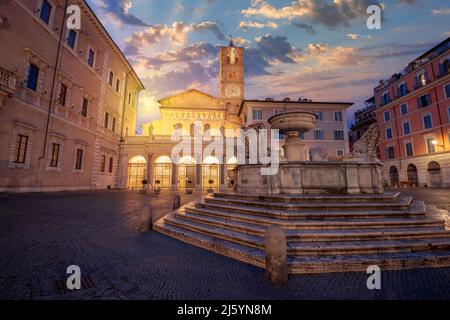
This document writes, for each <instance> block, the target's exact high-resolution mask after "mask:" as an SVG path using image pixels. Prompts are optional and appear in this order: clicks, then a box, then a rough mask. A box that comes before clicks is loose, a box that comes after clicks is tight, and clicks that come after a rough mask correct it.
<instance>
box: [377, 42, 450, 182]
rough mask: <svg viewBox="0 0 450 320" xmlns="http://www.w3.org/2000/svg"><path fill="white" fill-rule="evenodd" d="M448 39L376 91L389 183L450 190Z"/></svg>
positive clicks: (378, 118)
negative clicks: (405, 183)
mask: <svg viewBox="0 0 450 320" xmlns="http://www.w3.org/2000/svg"><path fill="white" fill-rule="evenodd" d="M449 49H450V38H447V39H446V40H445V41H443V42H441V43H439V44H438V45H436V46H435V47H433V48H432V49H430V50H429V51H427V52H426V53H424V54H423V55H421V56H420V57H418V58H417V59H415V60H414V61H411V62H410V63H409V64H408V66H407V67H406V68H405V69H403V70H402V71H401V72H400V73H398V74H394V75H393V76H392V77H391V78H390V79H388V80H382V81H380V85H379V86H377V87H376V88H375V89H374V94H375V103H376V107H377V108H376V109H375V114H376V120H377V123H378V124H379V126H380V130H381V144H380V153H381V160H382V161H383V163H384V164H385V167H384V174H385V179H386V182H387V183H390V184H392V185H398V184H399V183H402V182H409V184H414V185H420V186H428V187H440V186H447V187H448V186H450V50H449Z"/></svg>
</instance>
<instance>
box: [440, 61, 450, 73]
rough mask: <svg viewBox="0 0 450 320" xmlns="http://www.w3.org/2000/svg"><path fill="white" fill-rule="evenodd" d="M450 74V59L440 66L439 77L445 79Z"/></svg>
mask: <svg viewBox="0 0 450 320" xmlns="http://www.w3.org/2000/svg"><path fill="white" fill-rule="evenodd" d="M449 72H450V58H447V59H445V61H443V62H442V63H441V64H439V76H441V77H443V76H445V75H447V74H448V73H449Z"/></svg>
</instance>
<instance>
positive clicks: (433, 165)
mask: <svg viewBox="0 0 450 320" xmlns="http://www.w3.org/2000/svg"><path fill="white" fill-rule="evenodd" d="M428 185H429V186H430V187H442V174H441V165H440V164H439V163H437V162H436V161H432V162H430V163H429V164H428Z"/></svg>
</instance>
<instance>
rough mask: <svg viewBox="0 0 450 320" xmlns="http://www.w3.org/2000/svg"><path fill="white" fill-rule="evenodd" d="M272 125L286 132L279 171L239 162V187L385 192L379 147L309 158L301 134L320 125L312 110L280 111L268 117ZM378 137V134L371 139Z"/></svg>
mask: <svg viewBox="0 0 450 320" xmlns="http://www.w3.org/2000/svg"><path fill="white" fill-rule="evenodd" d="M268 121H269V123H270V124H271V126H272V128H273V129H278V130H279V131H280V132H281V133H283V134H285V135H286V140H285V145H284V152H285V157H286V161H284V162H281V163H280V166H279V170H278V173H277V174H276V175H272V176H263V175H261V174H260V172H261V167H264V165H254V164H249V165H240V166H239V169H238V170H239V171H238V172H239V173H238V177H239V178H238V190H239V191H240V192H242V193H257V194H321V193H326V194H359V193H365V194H376V193H383V177H382V164H381V162H380V161H379V160H378V159H376V156H375V157H373V156H370V155H368V154H369V153H374V152H375V153H376V148H371V149H370V150H369V149H367V150H365V151H364V152H361V153H360V154H355V155H353V154H349V155H346V156H345V157H342V158H339V159H337V158H334V159H333V158H332V159H331V160H328V159H327V158H326V157H324V159H321V160H316V161H307V150H306V149H305V145H304V143H303V142H302V141H301V139H300V137H301V134H302V133H305V132H308V131H310V130H313V129H314V128H315V127H316V125H317V118H316V115H315V114H314V113H312V112H304V111H293V112H285V113H280V114H277V115H275V116H273V117H271V118H270V119H269V120H268ZM368 140H369V141H372V140H376V137H375V136H372V137H370V138H369V139H368Z"/></svg>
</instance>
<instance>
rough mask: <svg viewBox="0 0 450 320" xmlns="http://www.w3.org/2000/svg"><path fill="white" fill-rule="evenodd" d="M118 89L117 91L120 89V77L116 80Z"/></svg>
mask: <svg viewBox="0 0 450 320" xmlns="http://www.w3.org/2000/svg"><path fill="white" fill-rule="evenodd" d="M116 91H117V92H119V91H120V80H119V79H117V80H116Z"/></svg>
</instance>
